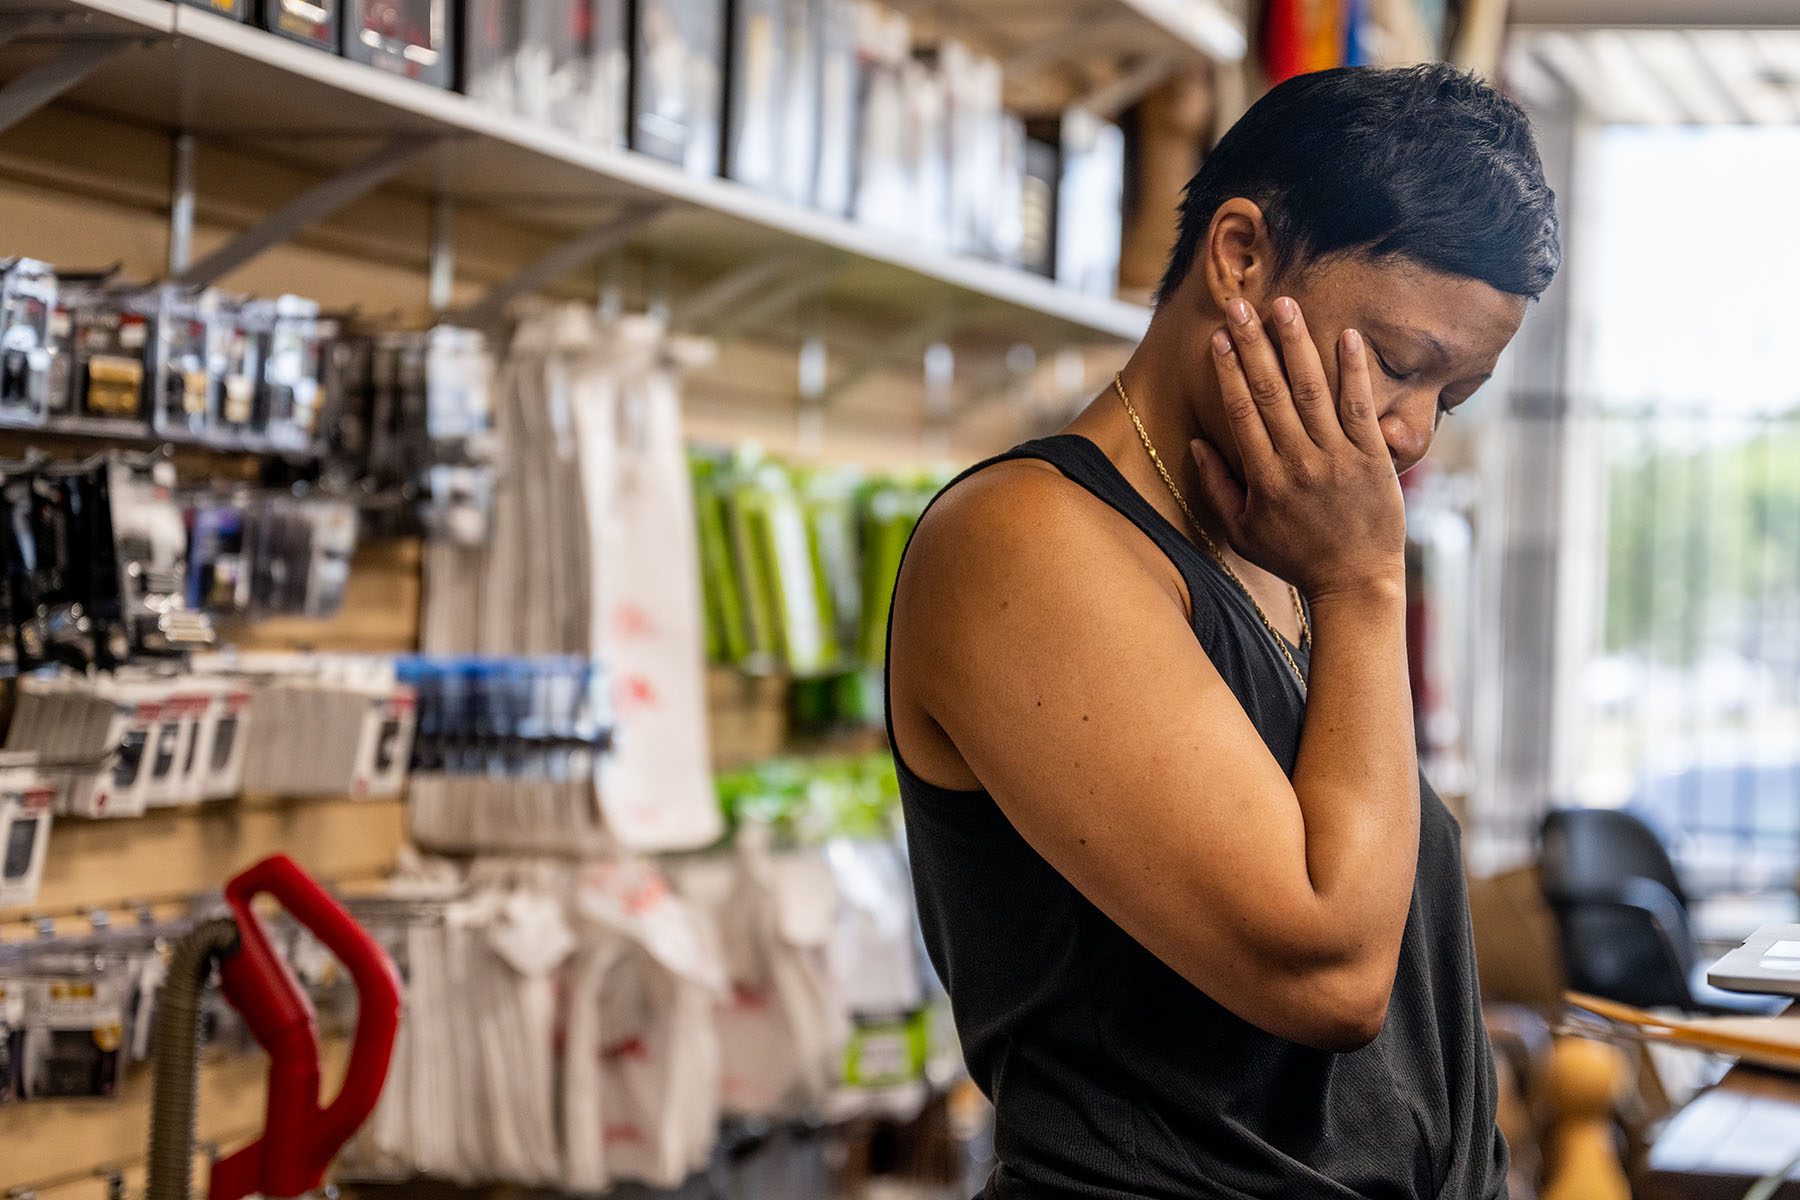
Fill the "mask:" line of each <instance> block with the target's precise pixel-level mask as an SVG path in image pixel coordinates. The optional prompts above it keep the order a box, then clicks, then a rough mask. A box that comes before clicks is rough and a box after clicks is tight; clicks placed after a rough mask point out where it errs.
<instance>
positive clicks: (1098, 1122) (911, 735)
mask: <svg viewBox="0 0 1800 1200" xmlns="http://www.w3.org/2000/svg"><path fill="white" fill-rule="evenodd" d="M1559 259H1560V250H1559V247H1558V240H1557V225H1556V218H1555V213H1554V208H1553V197H1552V195H1551V193H1550V190H1549V189H1548V187H1546V186H1545V183H1544V179H1543V171H1542V167H1541V165H1540V163H1539V161H1538V156H1537V151H1536V148H1535V145H1534V144H1533V140H1532V137H1531V132H1530V129H1529V127H1528V125H1527V122H1526V120H1525V117H1524V115H1523V114H1522V113H1521V112H1520V111H1519V110H1518V109H1517V107H1515V106H1514V105H1513V104H1511V103H1510V102H1508V101H1506V100H1505V99H1503V98H1501V97H1500V96H1498V95H1497V94H1496V93H1494V92H1493V91H1492V90H1491V89H1490V88H1488V87H1487V86H1485V85H1484V84H1482V83H1480V82H1478V81H1476V80H1474V79H1473V78H1471V77H1469V76H1465V75H1461V74H1458V73H1456V72H1455V71H1452V70H1451V69H1449V68H1447V67H1442V66H1431V67H1420V68H1413V69H1404V70H1372V69H1344V70H1337V71H1328V72H1322V73H1320V74H1317V75H1309V76H1302V77H1299V78H1297V79H1293V80H1290V81H1288V82H1286V83H1284V84H1282V85H1280V86H1278V87H1276V88H1275V89H1273V90H1272V91H1271V92H1270V93H1269V94H1268V95H1267V96H1265V97H1264V98H1263V99H1262V100H1260V101H1259V102H1258V103H1257V104H1256V105H1255V106H1254V107H1253V108H1252V109H1251V110H1250V111H1249V112H1248V113H1247V114H1246V115H1245V116H1244V118H1243V119H1242V120H1241V121H1240V122H1239V123H1238V124H1237V125H1236V126H1235V127H1234V128H1233V129H1232V130H1231V131H1230V132H1229V133H1227V134H1226V136H1225V137H1224V139H1223V140H1222V141H1221V142H1220V143H1219V145H1218V147H1217V148H1216V149H1215V151H1214V152H1213V154H1212V155H1211V156H1210V157H1209V158H1208V160H1207V162H1206V165H1205V166H1204V167H1203V168H1202V170H1201V171H1200V173H1199V174H1198V175H1197V176H1196V177H1195V178H1194V180H1193V182H1192V183H1191V184H1190V185H1189V188H1188V193H1187V197H1186V200H1185V202H1184V206H1183V211H1182V215H1181V230H1180V235H1179V239H1178V242H1177V246H1176V249H1175V252H1174V255H1173V258H1172V261H1171V264H1170V267H1169V272H1168V275H1167V276H1166V278H1165V279H1164V282H1163V286H1162V289H1161V292H1160V295H1159V300H1158V306H1157V310H1156V313H1155V315H1154V318H1153V319H1152V321H1151V324H1150V328H1149V330H1148V332H1147V334H1146V336H1145V338H1144V340H1143V342H1142V344H1141V345H1139V346H1138V348H1137V349H1136V351H1135V352H1134V353H1133V355H1132V357H1131V359H1130V361H1129V363H1128V364H1127V365H1126V366H1125V368H1124V370H1123V371H1122V372H1121V373H1120V375H1119V376H1118V378H1117V379H1116V380H1115V381H1114V386H1113V387H1111V388H1109V389H1107V390H1106V392H1105V393H1103V394H1102V395H1100V396H1098V397H1096V398H1095V399H1094V401H1093V402H1092V403H1091V404H1090V405H1089V406H1088V407H1087V409H1086V410H1085V411H1083V412H1082V413H1081V414H1080V415H1079V416H1077V417H1076V418H1075V419H1074V420H1073V421H1072V422H1070V424H1069V425H1068V426H1067V427H1066V428H1065V429H1064V430H1063V431H1062V432H1061V433H1060V434H1058V435H1057V436H1055V437H1050V438H1045V439H1041V440H1039V441H1035V442H1028V443H1026V444H1024V445H1023V446H1020V447H1017V448H1015V449H1014V450H1013V451H1011V452H1009V453H1008V454H1005V455H1002V456H1000V457H999V458H997V459H994V460H990V461H989V462H987V463H983V464H981V465H979V466H977V467H975V468H973V469H972V470H971V471H970V472H968V473H966V474H964V475H963V476H962V477H961V478H960V479H958V480H957V481H956V482H955V483H953V484H951V485H950V486H949V487H948V488H946V489H945V491H944V493H942V494H941V495H940V496H939V497H938V499H937V500H936V501H935V502H934V504H933V506H932V508H931V509H930V510H929V511H928V513H927V514H926V516H925V518H924V519H923V520H922V521H921V522H920V525H919V529H918V532H917V534H916V535H915V537H914V539H913V542H912V545H911V546H910V548H909V550H908V552H907V555H906V558H905V561H904V564H903V567H902V570H901V575H900V580H899V584H898V586H897V589H896V592H895V599H894V607H893V620H892V627H891V630H890V657H889V667H888V673H889V680H888V682H889V700H890V711H889V726H890V736H891V738H892V741H893V746H894V750H895V757H896V759H897V760H898V761H899V763H900V778H901V791H902V796H903V799H904V803H905V811H906V822H907V834H908V840H909V845H910V847H911V854H912V860H913V873H914V883H915V886H916V889H917V892H918V897H919V903H920V913H921V919H922V921H923V923H924V927H925V933H926V939H927V944H928V947H929V949H930V951H931V955H932V960H933V963H934V964H935V966H936V967H937V970H938V972H939V974H940V976H941V977H942V978H943V980H944V983H945V986H946V988H947V990H948V991H949V994H950V1000H951V1005H952V1008H953V1010H954V1013H955V1016H956V1019H957V1024H958V1029H959V1031H960V1034H961V1037H962V1041H963V1050H964V1054H965V1057H966V1058H967V1060H968V1064H969V1068H970V1070H971V1072H972V1074H973V1076H974V1078H975V1080H976V1082H977V1083H979V1084H980V1085H981V1087H982V1088H983V1089H984V1090H985V1091H986V1093H987V1094H988V1096H989V1097H990V1098H991V1099H992V1100H993V1101H994V1105H995V1111H996V1117H995V1119H996V1146H997V1151H998V1157H999V1166H998V1168H997V1170H996V1171H995V1173H994V1176H993V1178H992V1179H991V1180H990V1181H989V1184H988V1188H987V1192H986V1195H987V1196H989V1197H993V1198H1007V1200H1010V1198H1013V1197H1032V1198H1037V1197H1077V1196H1079V1197H1103V1198H1106V1200H1124V1198H1126V1197H1133V1198H1136V1197H1149V1196H1153V1197H1203V1196H1204V1197H1215V1196H1224V1197H1286V1198H1307V1197H1402V1196H1404V1197H1437V1196H1442V1197H1457V1198H1462V1197H1470V1198H1485V1197H1493V1196H1501V1195H1504V1194H1505V1186H1506V1185H1505V1176H1506V1147H1505V1143H1504V1142H1503V1140H1502V1139H1501V1138H1500V1136H1499V1134H1498V1132H1497V1131H1496V1130H1495V1127H1494V1083H1493V1076H1492V1064H1491V1060H1490V1059H1489V1055H1488V1047H1487V1041H1486V1036H1485V1033H1484V1030H1483V1026H1482V1022H1481V1012H1480V1003H1479V999H1478V996H1477V993H1476V982H1475V970H1474V962H1473V949H1472V944H1471V939H1470V933H1469V916H1468V903H1467V898H1466V896H1465V893H1464V890H1463V882H1462V863H1461V856H1460V845H1459V833H1458V830H1457V828H1456V824H1455V822H1454V820H1453V819H1452V818H1451V816H1450V814H1449V813H1448V812H1447V811H1446V810H1445V808H1444V806H1443V805H1442V803H1441V802H1439V800H1438V799H1437V797H1436V796H1435V795H1433V794H1432V792H1431V790H1430V788H1429V786H1427V785H1426V784H1425V783H1424V782H1423V780H1421V779H1420V777H1419V775H1418V768H1417V764H1416V761H1415V758H1414V751H1413V732H1412V725H1411V704H1410V699H1409V695H1408V685H1407V674H1406V658H1405V645H1404V631H1403V625H1404V581H1403V562H1402V558H1403V543H1404V536H1405V531H1404V513H1403V509H1402V504H1401V495H1400V486H1399V481H1398V478H1397V474H1398V473H1399V472H1403V471H1405V470H1407V469H1408V468H1410V467H1412V466H1413V465H1414V464H1415V463H1417V462H1418V461H1419V459H1420V458H1422V457H1423V456H1424V454H1425V452H1426V450H1427V448H1428V447H1429V445H1430V442H1431V439H1432V435H1433V433H1434V431H1435V429H1436V427H1437V424H1438V422H1439V421H1440V420H1441V419H1442V418H1443V416H1444V415H1445V414H1448V413H1450V412H1453V411H1454V410H1455V409H1456V408H1457V406H1459V405H1460V404H1462V403H1463V402H1464V401H1466V400H1467V399H1468V398H1469V396H1470V395H1471V394H1472V393H1473V392H1474V391H1475V389H1476V388H1477V387H1479V386H1480V384H1481V383H1482V381H1484V380H1485V379H1486V378H1487V377H1488V376H1489V374H1490V373H1491V372H1492V371H1493V369H1494V363H1495V360H1496V358H1497V357H1498V356H1499V354H1500V352H1501V351H1502V349H1504V348H1505V346H1506V344H1507V343H1508V342H1509V341H1510V340H1511V338H1512V337H1513V335H1514V334H1515V333H1516V332H1517V330H1518V327H1519V323H1520V321H1521V319H1522V317H1523V315H1524V312H1525V308H1526V305H1527V303H1528V301H1529V299H1531V298H1533V297H1535V296H1537V295H1538V294H1539V293H1540V292H1542V290H1543V289H1544V287H1545V286H1547V285H1548V283H1549V281H1550V279H1551V277H1552V276H1553V275H1554V273H1555V270H1556V268H1557V265H1558V262H1559Z"/></svg>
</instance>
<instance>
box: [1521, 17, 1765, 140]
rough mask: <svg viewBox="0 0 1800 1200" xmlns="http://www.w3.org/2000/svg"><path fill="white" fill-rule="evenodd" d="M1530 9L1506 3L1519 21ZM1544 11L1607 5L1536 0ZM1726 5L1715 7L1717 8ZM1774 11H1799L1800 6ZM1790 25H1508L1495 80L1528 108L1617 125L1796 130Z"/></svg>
mask: <svg viewBox="0 0 1800 1200" xmlns="http://www.w3.org/2000/svg"><path fill="white" fill-rule="evenodd" d="M1538 6H1539V5H1538V3H1537V0H1531V2H1526V3H1521V2H1520V0H1514V11H1515V14H1517V15H1520V16H1522V15H1523V13H1522V12H1521V10H1526V11H1529V10H1530V9H1532V8H1533V7H1538ZM1542 6H1543V7H1557V8H1559V9H1568V8H1586V9H1595V8H1606V7H1610V4H1601V3H1592V2H1590V3H1586V4H1582V5H1554V6H1553V5H1551V4H1549V0H1542ZM1729 6H1730V4H1729V2H1728V0H1720V3H1719V7H1729ZM1632 7H1634V8H1640V9H1642V8H1656V7H1664V8H1671V9H1673V8H1677V7H1680V6H1678V5H1675V4H1672V3H1671V4H1667V5H1660V6H1659V5H1649V4H1639V5H1633V6H1632ZM1740 7H1756V6H1755V5H1752V4H1745V5H1741V6H1740ZM1771 7H1773V6H1771ZM1782 7H1784V8H1786V9H1787V10H1788V11H1789V12H1790V13H1796V12H1800V0H1786V3H1785V4H1784V5H1783V6H1782ZM1794 24H1795V27H1794V28H1792V29H1754V30H1752V29H1728V28H1716V27H1715V28H1679V27H1673V28H1585V27H1574V26H1567V25H1565V26H1562V27H1551V26H1527V27H1525V28H1518V27H1515V28H1514V29H1513V30H1512V31H1511V32H1510V34H1509V36H1508V39H1507V46H1506V52H1505V55H1504V57H1503V59H1502V63H1501V76H1502V79H1503V80H1504V82H1505V85H1506V87H1507V89H1508V90H1509V91H1511V92H1513V93H1514V94H1515V95H1517V96H1518V97H1519V98H1520V99H1521V100H1523V101H1524V102H1525V103H1527V104H1531V105H1534V106H1539V107H1544V108H1550V107H1561V106H1563V105H1565V104H1567V103H1570V102H1571V101H1572V102H1573V103H1574V104H1575V105H1576V106H1577V107H1579V108H1580V109H1582V110H1584V112H1585V113H1586V115H1588V116H1590V117H1593V118H1594V119H1597V120H1600V121H1605V122H1610V123H1615V124H1680V125H1800V17H1796V18H1795V19H1794Z"/></svg>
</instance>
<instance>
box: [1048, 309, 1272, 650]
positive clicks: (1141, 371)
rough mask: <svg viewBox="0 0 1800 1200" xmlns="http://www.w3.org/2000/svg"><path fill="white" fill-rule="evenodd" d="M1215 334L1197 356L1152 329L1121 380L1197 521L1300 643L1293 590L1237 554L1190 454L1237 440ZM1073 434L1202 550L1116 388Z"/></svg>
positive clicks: (1203, 343)
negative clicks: (1224, 401) (1199, 444)
mask: <svg viewBox="0 0 1800 1200" xmlns="http://www.w3.org/2000/svg"><path fill="white" fill-rule="evenodd" d="M1211 333H1212V330H1211V328H1210V327H1209V328H1206V329H1204V330H1203V331H1202V336H1201V337H1200V338H1199V339H1198V342H1197V345H1198V346H1199V350H1198V351H1196V350H1195V348H1194V346H1193V345H1189V344H1188V340H1187V339H1186V338H1182V339H1179V341H1177V340H1176V339H1173V338H1171V337H1170V336H1169V335H1168V333H1167V332H1166V331H1165V330H1163V329H1162V328H1161V327H1160V326H1159V324H1158V323H1157V322H1155V321H1152V322H1151V328H1150V331H1149V332H1148V333H1147V334H1146V335H1145V337H1144V340H1143V342H1142V343H1140V344H1139V345H1138V348H1137V350H1136V351H1134V352H1133V353H1132V356H1131V360H1130V361H1129V362H1127V363H1126V364H1125V367H1124V369H1123V370H1121V371H1120V372H1119V375H1120V380H1121V382H1122V383H1123V384H1124V387H1125V394H1126V395H1127V396H1129V397H1130V399H1131V406H1132V408H1134V409H1135V410H1136V411H1137V415H1138V419H1139V420H1140V421H1142V422H1143V424H1144V432H1145V433H1147V434H1148V435H1149V437H1150V443H1151V445H1153V446H1155V447H1156V452H1157V455H1158V456H1159V457H1160V458H1161V459H1162V462H1163V466H1165V467H1167V468H1168V471H1169V476H1170V478H1171V479H1173V480H1174V481H1175V486H1176V487H1177V488H1178V489H1180V491H1181V495H1182V498H1183V499H1185V500H1186V501H1187V504H1188V507H1189V508H1190V509H1191V510H1193V514H1194V518H1195V520H1197V521H1198V522H1199V523H1200V526H1201V528H1202V529H1204V530H1206V532H1207V535H1208V536H1210V537H1211V538H1212V540H1213V543H1214V546H1215V547H1216V548H1217V551H1218V553H1219V554H1220V556H1221V557H1222V558H1224V559H1225V561H1226V563H1227V565H1228V566H1229V567H1230V568H1231V570H1232V571H1233V572H1234V573H1235V574H1236V575H1237V576H1238V577H1239V579H1241V580H1242V581H1243V583H1244V585H1245V587H1246V588H1248V589H1249V591H1250V593H1251V595H1252V596H1253V597H1255V599H1256V600H1257V602H1258V603H1259V604H1260V605H1261V607H1262V609H1263V611H1264V612H1265V613H1266V614H1268V617H1269V619H1270V620H1271V621H1273V622H1274V623H1275V626H1276V628H1278V629H1280V630H1281V631H1282V632H1283V633H1285V634H1287V635H1288V636H1289V637H1290V638H1297V637H1298V636H1299V623H1298V621H1297V620H1296V618H1295V617H1294V614H1293V609H1292V606H1291V604H1290V602H1289V600H1288V590H1287V584H1286V583H1285V582H1283V581H1282V580H1280V579H1278V578H1277V577H1275V576H1274V575H1272V574H1270V573H1269V572H1267V571H1265V570H1263V569H1262V568H1260V567H1258V566H1256V565H1255V564H1254V563H1251V562H1249V561H1247V560H1246V559H1244V558H1243V557H1242V556H1241V555H1239V554H1237V553H1236V552H1235V551H1233V550H1232V549H1231V547H1230V545H1229V544H1228V543H1227V540H1226V538H1225V536H1224V533H1223V529H1222V527H1221V525H1220V523H1219V520H1218V517H1217V515H1216V514H1215V513H1214V512H1213V511H1212V508H1211V507H1210V506H1209V505H1208V503H1207V501H1206V493H1205V491H1204V490H1202V488H1201V486H1200V468H1199V467H1198V466H1197V465H1195V463H1194V456H1193V454H1192V453H1191V452H1190V451H1189V449H1188V443H1189V442H1190V441H1192V440H1193V439H1194V438H1197V437H1209V438H1211V440H1212V441H1213V443H1214V445H1218V443H1219V438H1221V437H1229V436H1230V435H1229V432H1228V431H1227V430H1226V426H1225V423H1224V420H1223V414H1222V413H1221V412H1220V410H1219V383H1218V379H1217V377H1216V376H1214V375H1213V373H1212V362H1211V353H1210V351H1208V350H1207V348H1206V341H1205V338H1206V337H1210V336H1211ZM1068 431H1069V432H1071V433H1079V434H1082V435H1084V436H1086V437H1087V438H1089V439H1090V440H1092V441H1093V442H1095V443H1096V444H1097V445H1098V446H1099V447H1100V448H1101V450H1102V451H1104V452H1105V453H1106V455H1107V457H1108V458H1110V459H1112V461H1113V464H1114V465H1115V466H1117V467H1118V468H1119V471H1120V473H1121V474H1123V475H1124V476H1125V478H1126V480H1127V481H1128V482H1130V483H1131V485H1132V486H1133V487H1135V488H1136V489H1137V491H1138V493H1139V494H1140V495H1142V496H1143V497H1144V499H1145V500H1147V501H1149V503H1150V505H1151V506H1152V507H1153V508H1155V509H1156V510H1157V511H1158V512H1160V513H1161V514H1162V515H1163V516H1164V517H1165V518H1166V519H1167V520H1168V521H1169V523H1170V524H1171V525H1173V526H1175V528H1177V529H1179V530H1181V532H1182V533H1183V534H1185V535H1187V537H1188V539H1189V540H1190V541H1192V542H1194V543H1195V544H1196V545H1203V543H1202V541H1201V539H1200V537H1199V535H1198V534H1196V533H1194V531H1193V526H1192V525H1191V524H1190V523H1189V521H1188V518H1187V515H1186V514H1185V513H1183V512H1182V511H1181V506H1180V505H1179V504H1177V503H1176V502H1175V498H1174V497H1173V496H1171V495H1170V494H1169V488H1168V485H1167V484H1166V483H1164V482H1163V478H1162V475H1161V474H1160V473H1159V472H1158V471H1157V469H1156V466H1155V464H1154V463H1152V462H1151V460H1150V456H1149V455H1148V454H1147V453H1146V452H1145V450H1144V445H1143V440H1142V439H1141V438H1140V437H1139V436H1138V432H1137V429H1136V427H1135V426H1134V425H1133V424H1132V423H1131V418H1130V416H1129V415H1128V414H1127V413H1126V412H1125V408H1124V405H1123V404H1122V403H1120V401H1119V397H1118V393H1117V391H1116V390H1115V389H1114V388H1113V387H1111V386H1110V385H1108V386H1107V388H1106V389H1105V390H1104V391H1103V392H1102V393H1101V394H1100V395H1099V396H1098V397H1096V399H1095V400H1094V402H1093V403H1092V404H1090V405H1089V406H1088V407H1087V409H1086V410H1085V411H1083V412H1082V413H1081V415H1080V416H1078V417H1076V418H1075V420H1074V421H1073V422H1071V423H1070V424H1069V426H1068ZM1220 448H1221V450H1222V451H1223V452H1224V453H1225V454H1226V455H1228V456H1229V457H1232V458H1235V457H1236V456H1235V454H1234V453H1233V451H1232V448H1231V447H1230V446H1223V447H1220Z"/></svg>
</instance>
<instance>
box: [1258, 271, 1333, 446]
mask: <svg viewBox="0 0 1800 1200" xmlns="http://www.w3.org/2000/svg"><path fill="white" fill-rule="evenodd" d="M1274 307H1275V336H1276V337H1277V338H1278V339H1279V340H1280V342H1281V362H1282V365H1283V366H1284V367H1285V368H1286V369H1287V382H1288V391H1289V392H1290V393H1291V394H1292V395H1293V398H1294V409H1295V411H1296V412H1298V413H1299V414H1300V423H1301V424H1302V425H1304V426H1305V427H1306V432H1307V434H1308V435H1309V436H1311V438H1312V440H1313V441H1314V442H1315V443H1316V444H1318V445H1319V446H1320V447H1330V446H1336V445H1338V444H1339V443H1341V442H1342V440H1343V436H1344V430H1343V426H1342V425H1341V424H1340V423H1339V421H1338V415H1337V405H1336V403H1335V402H1334V401H1333V399H1332V396H1331V384H1330V382H1329V381H1328V380H1327V379H1326V378H1325V364H1324V363H1323V362H1321V361H1320V359H1319V348H1318V347H1317V346H1315V345H1313V340H1312V335H1311V334H1310V333H1308V332H1307V329H1306V318H1305V317H1304V316H1302V315H1301V312H1300V306H1299V305H1298V304H1296V303H1294V301H1293V300H1292V299H1291V298H1289V297H1287V296H1282V297H1280V298H1279V299H1277V300H1276V301H1275V305H1274Z"/></svg>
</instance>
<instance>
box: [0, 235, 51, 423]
mask: <svg viewBox="0 0 1800 1200" xmlns="http://www.w3.org/2000/svg"><path fill="white" fill-rule="evenodd" d="M55 311H56V274H55V272H53V271H52V270H51V269H50V268H49V267H48V266H47V265H45V264H44V263H41V262H38V261H36V260H35V259H29V258H13V259H6V260H0V422H5V423H8V424H27V425H35V424H38V423H40V422H41V421H43V419H44V414H45V413H46V412H47V411H48V408H49V402H50V364H51V354H52V350H53V347H54V345H55V343H54V342H53V341H52V340H51V316H52V314H53V313H54V312H55Z"/></svg>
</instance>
